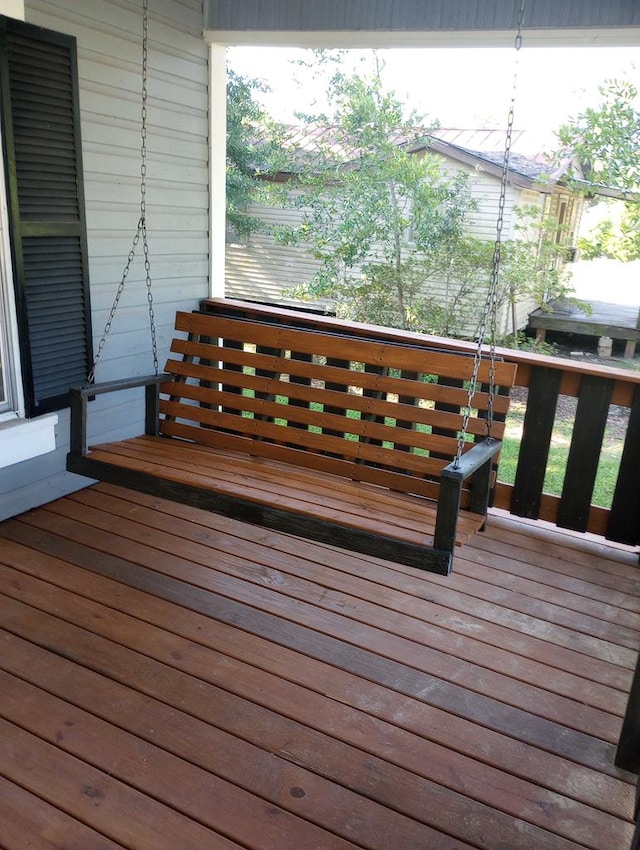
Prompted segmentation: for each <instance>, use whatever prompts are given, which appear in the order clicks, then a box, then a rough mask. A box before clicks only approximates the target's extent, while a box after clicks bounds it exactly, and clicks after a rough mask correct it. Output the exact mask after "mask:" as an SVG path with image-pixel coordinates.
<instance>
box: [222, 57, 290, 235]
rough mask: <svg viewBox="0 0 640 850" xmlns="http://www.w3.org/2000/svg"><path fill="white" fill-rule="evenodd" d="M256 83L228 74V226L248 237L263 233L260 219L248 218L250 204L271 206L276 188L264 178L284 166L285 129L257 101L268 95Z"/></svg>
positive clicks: (228, 71)
mask: <svg viewBox="0 0 640 850" xmlns="http://www.w3.org/2000/svg"><path fill="white" fill-rule="evenodd" d="M267 90H268V89H267V86H266V85H265V84H264V83H263V82H261V81H260V80H257V79H252V78H248V77H242V76H240V75H239V74H236V73H235V72H234V71H233V70H231V69H228V70H227V171H226V195H227V206H226V213H227V225H228V226H229V227H230V228H231V229H232V230H233V231H234V232H235V233H237V234H239V235H246V234H248V233H251V232H252V231H255V230H260V229H263V226H264V225H263V223H262V221H261V220H260V219H259V218H256V217H255V216H252V215H249V214H248V212H247V211H248V208H249V206H250V205H251V204H264V203H269V202H270V201H271V200H272V199H274V195H276V193H277V187H275V186H274V185H273V184H272V183H269V182H268V181H266V180H265V179H264V177H265V176H266V175H268V174H270V173H273V172H276V171H278V169H279V167H280V165H281V163H282V139H283V138H284V132H285V131H284V128H283V127H281V126H280V125H279V124H277V123H276V122H275V121H274V120H273V119H272V118H270V117H269V116H268V115H267V114H266V113H265V111H264V110H263V109H262V107H261V106H260V104H259V103H258V101H257V99H256V93H258V92H261V91H267Z"/></svg>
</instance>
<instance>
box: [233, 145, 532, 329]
mask: <svg viewBox="0 0 640 850" xmlns="http://www.w3.org/2000/svg"><path fill="white" fill-rule="evenodd" d="M431 155H432V156H437V157H438V158H439V159H440V160H441V163H442V170H443V171H445V172H448V173H450V174H451V175H453V174H454V173H456V172H459V171H464V172H465V173H467V174H469V175H470V177H471V183H470V187H471V194H472V197H473V199H474V200H475V201H476V204H477V209H476V210H474V211H473V212H472V213H471V214H470V215H469V218H468V223H467V231H468V233H469V235H470V236H474V237H475V238H477V239H482V240H484V241H487V242H491V241H493V240H494V239H495V237H496V220H497V216H498V204H499V199H500V181H499V180H498V179H496V177H495V176H493V175H491V174H488V173H486V172H484V171H481V170H478V169H475V168H473V167H472V166H469V165H466V164H464V163H453V162H452V161H451V160H449V159H447V158H445V157H440V156H439V155H438V154H431ZM524 191H525V190H522V189H519V188H518V187H514V186H508V187H507V195H506V202H505V213H504V225H503V231H502V235H503V238H504V239H511V238H513V236H514V233H515V231H514V228H515V224H516V215H515V207H516V206H518V205H522V204H524V203H527V204H529V203H538V204H539V205H540V206H541V209H542V203H543V196H542V195H540V193H538V192H531V193H529V194H530V195H531V198H528V199H526V200H524V199H523V192H524ZM249 213H250V214H252V215H255V216H256V217H257V218H260V219H262V220H263V221H264V222H265V223H266V224H267V225H270V226H275V225H295V224H297V223H299V222H300V221H301V219H302V212H301V211H300V210H298V209H283V208H282V207H276V206H274V207H266V206H263V207H258V206H254V207H251V208H250V209H249ZM319 265H320V264H319V262H318V261H317V260H314V259H313V258H312V257H310V256H309V254H307V253H306V251H305V250H304V247H302V246H298V247H286V246H282V245H277V244H276V243H275V242H274V240H273V238H272V237H270V236H269V235H267V234H266V233H253V234H251V236H250V237H249V238H248V240H247V241H246V244H228V245H227V254H226V263H225V280H226V294H227V295H228V296H229V297H231V298H245V299H247V300H250V301H260V302H267V303H274V304H282V305H287V306H298V307H300V306H301V305H303V306H305V307H308V308H314V309H321V310H328V311H330V310H331V309H332V305H331V303H330V302H328V301H320V302H307V301H305V302H303V304H301V302H300V301H297V300H296V299H295V298H294V297H293V296H292V295H291V294H286V292H287V290H291V289H292V288H294V287H295V286H298V285H300V284H303V283H308V282H309V281H310V280H311V279H312V278H313V276H314V274H315V273H316V271H317V270H318V268H319ZM429 291H430V292H431V293H432V294H433V297H434V299H438V298H440V299H441V300H445V299H446V297H447V294H446V287H445V284H444V283H441V282H438V281H430V282H429ZM534 307H535V303H534V302H533V301H532V300H531V299H526V300H523V302H522V304H519V305H518V307H517V317H518V321H519V326H520V327H524V326H525V325H526V324H527V322H528V315H529V312H531V310H532V309H533V308H534ZM510 323H511V314H510V313H508V314H507V311H502V312H501V315H500V316H499V322H498V324H499V330H500V332H502V331H503V330H505V329H507V328H510V326H511V324H510ZM475 330H476V328H475V326H473V327H472V326H471V325H469V326H467V327H465V328H464V333H465V334H466V335H467V336H473V334H474V332H475Z"/></svg>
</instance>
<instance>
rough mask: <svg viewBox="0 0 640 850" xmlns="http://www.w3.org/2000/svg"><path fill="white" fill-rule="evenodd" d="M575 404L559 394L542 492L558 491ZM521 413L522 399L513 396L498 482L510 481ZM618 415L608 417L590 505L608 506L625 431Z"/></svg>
mask: <svg viewBox="0 0 640 850" xmlns="http://www.w3.org/2000/svg"><path fill="white" fill-rule="evenodd" d="M575 405H576V401H575V399H570V398H567V397H563V396H561V397H560V400H559V404H558V411H557V413H556V420H555V424H554V428H553V436H552V439H551V448H550V451H549V461H548V464H547V473H546V476H545V480H544V491H545V493H550V494H552V495H555V496H560V495H561V494H562V485H563V482H564V473H565V469H566V465H567V458H568V456H569V446H570V443H571V434H572V431H573V420H574V416H575ZM524 413H525V404H524V401H521V400H518V399H514V400H513V401H512V403H511V408H510V410H509V416H508V417H507V425H506V429H505V435H504V439H503V444H502V453H501V455H500V467H499V472H498V478H499V479H500V481H503V482H505V484H513V483H514V481H515V474H516V464H517V460H518V450H519V447H520V440H521V438H522V427H523V423H524ZM621 418H622V419H623V418H624V414H622V415H621V416H616V415H614V416H612V417H610V420H609V423H608V425H607V429H606V431H605V436H604V440H603V449H602V452H601V455H600V464H599V466H598V474H597V477H596V483H595V488H594V492H593V498H592V500H591V501H592V504H594V505H599V506H600V507H603V508H610V507H611V501H612V499H613V490H614V487H615V483H616V478H617V475H618V468H619V466H620V458H621V456H622V448H623V445H624V433H625V430H626V428H625V427H624V426H623V423H621Z"/></svg>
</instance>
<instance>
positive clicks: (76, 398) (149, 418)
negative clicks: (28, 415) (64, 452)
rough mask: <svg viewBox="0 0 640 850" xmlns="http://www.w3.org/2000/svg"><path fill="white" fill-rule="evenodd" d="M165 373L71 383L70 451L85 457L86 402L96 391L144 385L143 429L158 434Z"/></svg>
mask: <svg viewBox="0 0 640 850" xmlns="http://www.w3.org/2000/svg"><path fill="white" fill-rule="evenodd" d="M167 377H168V376H167V375H166V374H164V373H162V374H160V375H145V376H143V377H136V378H123V379H121V380H118V381H104V382H103V383H101V384H88V385H87V386H84V387H72V388H71V389H70V390H69V395H70V400H71V438H70V445H69V454H71V455H73V456H75V457H84V455H86V453H87V402H88V401H89V399H91V398H93V397H94V396H97V395H104V394H105V393H114V392H120V391H121V390H132V389H136V388H138V387H144V388H145V433H146V434H153V435H157V434H158V419H159V409H160V384H161V383H162V382H163V381H166V380H167Z"/></svg>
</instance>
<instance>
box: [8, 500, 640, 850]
mask: <svg viewBox="0 0 640 850" xmlns="http://www.w3.org/2000/svg"><path fill="white" fill-rule="evenodd" d="M552 539H553V541H554V543H553V546H551V545H550V539H549V535H548V533H547V532H544V531H540V530H538V529H535V528H533V527H531V526H528V525H527V524H524V523H519V522H518V521H514V520H511V519H509V520H507V519H504V518H501V517H492V519H491V523H490V526H489V528H488V530H487V532H486V533H485V534H483V535H478V536H476V538H474V540H473V541H472V542H471V544H467V545H465V546H464V547H463V548H462V549H461V550H460V552H459V555H458V557H457V558H456V562H455V565H454V574H453V576H451V577H450V578H442V577H438V576H433V575H430V574H423V573H419V572H416V571H413V570H411V569H410V568H405V567H402V566H398V565H390V564H387V563H386V562H383V561H377V560H376V559H374V558H369V557H365V556H354V555H353V554H349V553H344V552H341V551H338V550H334V549H332V548H331V547H328V546H321V545H315V544H312V543H309V542H305V541H300V540H297V539H296V538H292V537H289V536H287V535H284V534H278V533H276V532H271V531H266V530H264V529H259V528H255V527H251V526H246V525H243V524H240V523H237V522H235V521H233V520H231V519H228V518H223V517H218V516H213V515H210V514H206V513H203V512H201V511H198V510H197V509H194V508H189V507H186V506H182V505H176V504H175V503H169V502H164V501H163V500H160V499H157V498H154V497H151V496H143V495H141V494H138V493H132V492H130V491H126V490H122V489H120V488H117V487H115V486H111V485H106V484H100V485H97V486H95V487H93V488H90V489H89V490H86V491H82V492H81V493H78V494H76V495H74V496H71V497H67V498H65V499H62V500H59V501H58V502H55V503H52V504H50V505H48V506H44V507H43V508H40V509H38V510H36V511H33V512H31V513H29V514H26V515H23V516H21V517H18V518H16V519H14V520H9V521H7V522H5V523H3V524H2V525H0V624H1V625H2V629H1V630H0V717H1V718H2V720H1V724H2V729H3V730H5V732H6V735H3V737H2V739H1V740H2V743H1V744H0V750H1V752H2V758H0V798H1V797H2V789H3V788H5V789H6V790H7V797H6V798H5V799H9V800H14V801H16V803H17V801H20V800H22V801H24V808H25V811H24V814H23V816H22V817H21V818H20V819H19V821H18V822H17V823H16V824H15V825H12V829H13V830H14V833H15V835H14V836H13V837H12V838H11V843H8V840H7V839H5V838H4V835H3V837H2V839H0V846H2V847H3V850H4V848H5V844H6V848H7V850H14V848H15V850H18V848H20V850H22V848H23V847H24V846H31V845H27V844H26V841H25V837H24V836H28V835H29V833H30V832H32V833H33V839H34V840H33V846H34V847H40V846H41V847H43V848H47V847H51V846H58V845H56V844H54V843H52V841H53V839H51V838H50V835H49V833H48V832H47V829H46V826H45V823H47V822H49V819H48V818H47V813H48V812H52V813H55V815H52V817H51V818H50V822H51V824H52V829H54V828H55V829H57V830H59V833H60V835H61V836H62V837H63V838H64V837H65V836H67V835H69V836H70V835H73V829H72V827H73V824H78V825H79V824H82V826H81V827H80V826H78V829H79V832H78V835H79V836H80V835H81V834H82V835H85V833H86V835H87V836H95V841H92V840H90V838H88V837H87V839H86V840H85V841H84V843H82V841H81V840H80V838H78V839H77V840H76V845H77V846H78V847H80V846H83V847H91V848H92V850H93V848H94V847H95V848H96V850H98V848H99V850H102V848H103V847H104V848H105V850H111V849H112V848H117V847H119V846H126V847H132V848H141V850H142V848H146V847H149V846H153V847H154V848H155V847H159V848H163V847H167V848H168V847H172V848H175V847H178V846H179V847H180V848H181V850H182V848H188V847H195V848H198V850H209V848H216V847H222V848H227V847H229V848H231V847H244V848H255V850H271V848H276V847H277V848H278V850H289V848H291V850H293V848H295V849H296V850H298V848H314V850H315V848H325V847H326V848H327V850H329V848H336V850H339V849H340V848H345V850H346V848H350V847H356V848H365V847H366V848H373V849H374V850H375V848H380V850H410V849H411V850H413V848H416V847H428V848H430V850H431V848H433V850H440V848H441V849H442V850H453V849H454V848H460V850H464V848H477V850H519V849H520V848H522V850H524V848H527V850H529V849H530V848H532V847H535V848H542V850H577V848H584V847H589V848H593V850H610V848H614V847H615V848H618V847H620V848H625V847H627V846H629V845H630V841H631V835H632V825H631V817H632V811H633V797H634V786H633V784H632V779H633V777H631V776H630V775H629V774H625V773H623V772H621V771H619V770H617V769H616V768H614V767H613V754H614V750H615V740H616V738H617V734H618V733H619V729H620V725H621V713H622V711H623V709H624V705H625V701H626V692H627V689H628V687H629V684H630V679H631V673H632V667H633V663H634V660H635V653H636V651H637V646H638V644H640V634H639V632H640V615H639V614H638V611H637V609H636V607H635V606H636V604H637V602H638V596H639V595H640V591H639V588H638V583H637V579H636V577H635V571H636V569H637V567H636V566H635V564H634V559H633V557H632V555H631V554H630V553H629V554H627V553H626V552H623V551H616V550H614V549H613V548H612V547H603V546H599V545H596V544H593V543H590V542H588V541H580V540H579V539H578V540H576V539H575V538H574V537H570V536H567V535H564V534H562V533H557V534H556V535H555V536H554V537H553V538H552ZM493 546H495V553H494V557H493V558H491V557H490V555H491V552H492V547H493ZM530 562H532V563H530ZM509 563H511V565H512V566H514V567H515V570H514V572H513V573H512V574H510V573H509V572H508V566H509ZM565 566H566V567H567V570H566V571H564V567H565ZM503 579H504V582H503ZM616 581H619V582H620V585H621V586H622V587H624V588H625V590H624V592H622V591H621V590H620V589H619V587H618V586H617V584H616ZM547 607H548V608H549V616H548V617H546V610H547ZM618 614H619V615H620V617H618ZM592 673H593V675H591V674H592ZM5 755H6V756H7V757H6V758H5V757H4V756H5ZM58 772H59V774H60V776H61V780H60V782H57V781H56V780H54V776H57V775H58ZM91 789H94V791H95V793H93V792H92V791H91ZM101 795H104V796H101ZM2 805H3V803H2V802H1V801H0V813H1V812H2ZM4 805H5V808H6V805H7V804H6V802H5V803H4ZM116 813H117V817H116ZM114 819H115V820H117V821H118V824H117V825H116V824H115V822H112V821H114ZM134 821H135V822H134ZM52 834H54V833H52ZM178 834H180V836H181V838H180V840H179V841H178V840H177V839H176V835H178ZM56 835H57V833H56ZM64 840H66V838H64ZM70 840H71V839H70ZM61 841H62V838H61ZM38 842H39V843H38ZM47 842H48V843H47ZM64 846H65V847H66V846H67V844H64ZM68 846H69V847H73V846H74V845H73V844H71V843H70V844H69V845H68Z"/></svg>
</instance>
